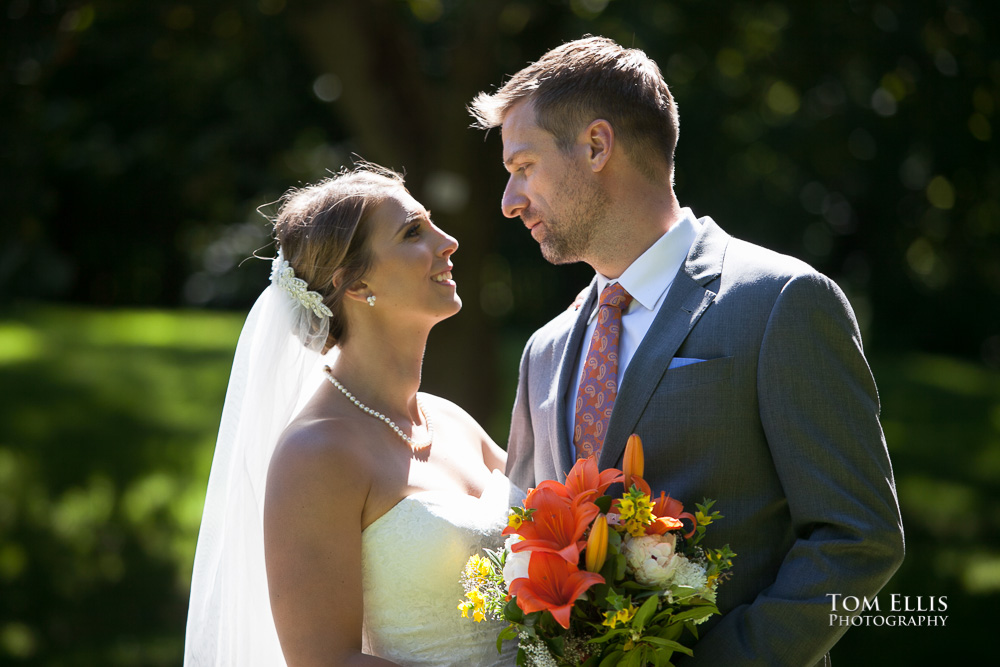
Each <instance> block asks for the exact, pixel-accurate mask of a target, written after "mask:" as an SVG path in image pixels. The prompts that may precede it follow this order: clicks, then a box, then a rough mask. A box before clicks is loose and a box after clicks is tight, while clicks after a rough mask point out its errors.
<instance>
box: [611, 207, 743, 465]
mask: <svg viewBox="0 0 1000 667" xmlns="http://www.w3.org/2000/svg"><path fill="white" fill-rule="evenodd" d="M699 222H700V223H701V224H702V230H701V232H700V233H699V234H698V237H697V238H696V239H695V241H694V243H693V244H692V245H691V250H690V252H689V253H688V257H687V259H686V260H685V262H684V265H683V266H681V268H680V270H679V271H678V272H677V276H676V277H675V278H674V282H673V285H671V286H670V289H669V290H668V291H667V296H666V300H665V301H664V302H663V305H662V306H661V307H660V312H659V313H657V315H656V318H655V319H654V320H653V323H652V325H651V326H650V328H649V331H648V332H646V336H645V337H644V338H643V340H642V343H641V344H640V345H639V349H637V350H636V352H635V355H634V356H633V357H632V360H631V361H630V362H629V365H628V369H627V370H626V371H625V377H624V379H623V382H622V387H621V389H620V391H619V392H618V396H617V398H616V399H615V407H614V410H613V411H612V413H611V420H610V422H609V423H608V434H607V437H606V438H605V440H604V447H603V449H602V450H601V458H600V467H601V468H602V469H603V468H611V467H614V465H615V463H617V461H618V458H619V457H620V456H621V454H622V452H623V451H624V449H625V442H626V441H627V439H628V436H629V435H630V434H631V433H633V432H634V431H635V428H636V425H637V424H638V423H639V418H640V417H641V416H642V413H643V411H644V410H645V409H646V404H647V403H648V402H649V399H650V397H651V396H652V395H653V392H654V391H655V390H656V387H657V386H658V385H659V383H660V381H661V380H662V378H663V374H664V373H666V371H667V367H668V366H669V365H670V360H671V359H672V358H673V357H674V354H675V353H676V352H677V349H678V348H679V347H680V346H681V344H682V343H683V342H684V339H685V338H687V336H688V334H689V333H690V332H691V329H693V328H694V325H695V324H696V323H697V322H698V320H699V318H701V316H702V314H703V313H704V312H705V310H706V309H707V308H708V307H709V306H710V305H711V303H712V301H713V300H714V299H715V296H716V293H715V292H713V291H711V290H709V289H707V288H706V287H705V286H706V285H708V284H709V283H711V282H712V281H713V280H715V279H716V278H718V277H719V275H720V274H721V272H722V261H723V258H724V257H725V252H726V247H727V245H728V244H729V239H730V237H729V235H728V234H726V233H725V232H724V231H722V229H720V228H719V227H718V225H716V224H715V223H714V222H713V221H712V219H711V218H703V219H702V220H700V221H699Z"/></svg>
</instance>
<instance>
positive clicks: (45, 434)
mask: <svg viewBox="0 0 1000 667" xmlns="http://www.w3.org/2000/svg"><path fill="white" fill-rule="evenodd" d="M243 318H244V314H235V315H230V314H220V313H197V312H187V313H170V312H156V311H134V312H129V311H126V312H106V311H90V310H86V309H77V308H66V309H62V308H52V307H47V308H39V309H27V310H23V311H20V312H17V313H15V315H14V317H13V318H12V319H8V320H3V321H0V350H2V352H0V386H2V387H3V388H4V389H3V391H4V400H3V401H2V402H0V418H2V419H3V421H4V423H5V425H6V428H5V429H4V431H3V432H0V585H2V586H3V589H4V594H3V596H0V598H2V600H0V618H16V619H17V622H16V623H13V624H11V623H7V624H3V623H0V662H3V657H4V656H10V657H15V656H19V657H21V658H23V659H28V660H30V661H37V662H40V663H45V664H52V663H53V662H60V663H61V662H64V661H66V659H67V658H68V656H73V658H72V660H70V661H69V662H72V664H102V665H115V664H122V665H124V664H150V665H158V664H163V665H171V664H178V663H179V662H180V652H181V650H182V647H183V628H184V621H185V617H186V607H187V589H188V585H189V581H190V572H191V561H192V558H193V555H194V546H195V541H196V538H197V532H198V526H199V523H200V519H201V508H202V504H203V503H204V497H205V487H206V483H207V479H208V471H209V467H210V465H211V459H212V451H213V448H214V444H215V431H216V429H217V427H218V423H219V417H220V414H221V411H222V403H223V399H224V397H225V387H226V382H227V380H228V377H229V367H230V364H231V362H232V354H233V351H234V349H235V347H236V340H237V337H238V335H239V331H240V327H241V325H242V322H243Z"/></svg>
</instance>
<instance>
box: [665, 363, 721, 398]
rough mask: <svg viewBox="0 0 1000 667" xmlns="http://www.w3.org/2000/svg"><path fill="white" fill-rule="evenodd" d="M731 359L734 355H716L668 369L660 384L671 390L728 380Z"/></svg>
mask: <svg viewBox="0 0 1000 667" xmlns="http://www.w3.org/2000/svg"><path fill="white" fill-rule="evenodd" d="M733 359H735V357H718V358H716V359H706V360H705V361H699V362H697V363H693V364H692V363H688V364H686V365H684V366H679V367H677V368H671V369H668V370H667V372H666V374H665V375H664V376H663V380H662V382H661V385H662V386H663V387H664V388H669V389H670V390H671V391H673V390H675V389H686V388H688V387H695V386H698V385H702V384H709V383H710V382H721V381H723V380H728V379H729V378H730V377H732V374H733Z"/></svg>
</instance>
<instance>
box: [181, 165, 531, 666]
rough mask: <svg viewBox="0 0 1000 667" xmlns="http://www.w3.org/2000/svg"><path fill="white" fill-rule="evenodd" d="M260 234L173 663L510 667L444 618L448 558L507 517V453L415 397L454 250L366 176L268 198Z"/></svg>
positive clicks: (391, 189) (476, 633)
mask: <svg viewBox="0 0 1000 667" xmlns="http://www.w3.org/2000/svg"><path fill="white" fill-rule="evenodd" d="M275 235H276V237H277V242H278V248H279V253H278V256H277V258H276V259H275V260H274V270H273V271H272V277H271V285H270V286H269V287H268V288H267V289H265V290H264V293H263V294H262V295H261V297H260V298H259V299H258V301H257V303H256V304H255V306H254V308H253V310H252V311H251V313H250V315H249V316H248V318H247V323H246V325H245V326H244V330H243V333H242V334H241V336H240V342H239V345H238V348H237V352H236V360H235V362H234V365H233V372H232V377H231V379H230V386H229V390H228V392H227V395H226V405H225V408H224V411H223V418H222V424H221V427H220V432H219V440H218V444H217V446H216V452H215V458H214V460H213V463H212V472H211V476H210V479H209V486H208V493H207V497H206V501H205V513H204V518H203V521H202V527H201V532H200V534H199V538H198V548H197V553H196V556H195V564H194V573H193V578H192V585H191V588H192V590H191V602H190V610H189V614H188V623H187V636H186V645H185V662H184V664H185V665H187V666H194V665H213V666H222V665H240V666H241V667H242V666H244V665H251V666H252V665H261V666H263V665H268V666H270V665H285V664H287V665H289V666H290V667H297V666H299V665H303V666H306V665H308V666H312V665H394V664H398V665H435V666H437V665H453V664H455V665H457V664H462V665H511V664H513V662H514V660H513V653H512V652H506V653H505V654H504V655H502V656H501V655H499V654H498V653H497V649H496V636H497V632H498V630H499V628H498V627H496V626H495V625H492V624H491V623H490V622H483V623H474V622H472V621H470V620H469V619H463V618H461V614H460V613H459V611H458V609H457V608H456V607H457V604H458V602H459V600H460V599H461V597H462V594H463V591H462V588H461V584H460V583H459V577H460V575H461V572H462V568H463V566H464V564H465V562H466V560H467V559H468V557H469V556H470V555H472V554H473V553H481V550H482V549H483V548H484V547H491V548H497V547H499V546H500V545H501V544H502V542H503V539H502V538H501V536H500V531H501V530H502V529H503V527H504V526H505V525H506V517H507V510H508V508H509V507H510V505H511V504H513V503H516V502H517V501H518V500H519V498H518V497H516V495H515V494H517V493H519V492H518V491H516V490H512V489H511V487H510V485H509V483H508V481H507V479H506V477H504V476H503V474H502V471H503V469H504V464H505V461H506V454H505V452H504V451H503V450H501V449H500V448H499V447H497V445H496V444H495V443H494V442H493V441H492V440H490V438H489V436H488V435H487V434H486V433H485V432H484V431H483V429H482V428H481V427H480V426H479V425H478V424H477V423H476V422H475V420H473V419H472V418H471V417H470V416H469V415H468V414H466V413H465V412H464V411H462V410H461V409H460V408H458V407H457V406H455V405H454V404H453V403H451V402H449V401H447V400H445V399H443V398H439V397H435V396H431V395H428V394H423V393H418V391H417V390H418V387H419V385H420V372H421V363H422V358H423V352H424V346H425V343H426V340H427V335H428V333H429V332H430V329H431V327H433V326H434V325H435V324H436V323H437V322H440V321H441V320H443V319H445V318H447V317H450V316H452V315H454V314H455V313H457V312H458V311H459V309H460V308H461V306H462V302H461V299H460V298H459V297H458V294H457V293H456V285H455V281H454V280H453V278H452V273H451V271H452V262H451V257H452V254H453V253H454V252H455V250H456V249H457V248H458V242H457V241H456V240H455V239H454V238H452V237H451V236H449V235H447V234H446V233H444V232H443V231H441V230H440V229H439V228H438V227H436V226H435V225H434V223H433V222H432V221H431V218H430V213H429V212H428V211H427V210H426V209H425V208H424V207H423V206H421V205H420V204H419V203H418V202H417V201H416V200H415V199H414V198H413V197H412V196H411V195H410V194H409V192H408V191H407V190H406V189H405V187H404V185H403V180H402V177H401V176H399V175H398V174H395V173H393V172H391V171H388V170H384V169H382V168H378V167H375V166H374V165H370V164H365V165H362V166H361V167H358V168H355V169H354V170H352V171H345V172H342V173H340V174H338V175H337V176H334V177H332V178H329V179H326V180H324V181H322V182H320V183H318V184H316V185H313V186H309V187H306V188H303V189H300V190H292V191H290V192H289V193H286V195H285V196H284V197H283V199H282V204H281V208H280V211H279V213H278V218H277V221H276V223H275ZM512 496H514V497H512ZM522 497H523V496H522ZM511 649H512V650H516V649H514V647H511Z"/></svg>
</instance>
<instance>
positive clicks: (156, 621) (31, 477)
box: [0, 308, 1000, 665]
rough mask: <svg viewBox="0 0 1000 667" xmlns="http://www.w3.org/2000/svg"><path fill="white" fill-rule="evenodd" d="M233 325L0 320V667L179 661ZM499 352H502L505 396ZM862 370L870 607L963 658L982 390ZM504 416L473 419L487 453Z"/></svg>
mask: <svg viewBox="0 0 1000 667" xmlns="http://www.w3.org/2000/svg"><path fill="white" fill-rule="evenodd" d="M243 317H244V315H243V314H232V315H229V314H218V313H198V312H178V313H170V312H155V311H137V312H104V311H87V310H84V309H59V308H43V309H38V310H24V311H21V312H19V313H16V315H15V317H13V318H12V319H7V320H0V387H3V392H4V400H3V401H0V419H2V420H3V423H4V424H5V428H4V429H3V430H2V431H0V587H2V588H3V595H0V619H4V620H0V662H4V661H5V658H11V659H14V658H17V659H19V660H24V661H27V662H29V663H30V662H34V663H40V664H101V665H131V664H143V665H176V664H179V662H180V659H181V652H182V649H183V629H184V621H185V618H186V610H187V592H188V585H189V581H190V576H191V564H192V557H193V554H194V547H195V541H196V538H197V532H198V526H199V523H200V520H201V510H202V504H203V502H204V497H205V487H206V483H207V480H208V472H209V468H210V465H211V460H212V454H213V449H214V444H215V436H216V429H217V428H218V423H219V417H220V415H221V411H222V403H223V400H224V396H225V388H226V383H227V381H228V377H229V367H230V364H231V361H232V354H233V350H234V349H235V346H236V340H237V337H238V335H239V330H240V327H241V325H242V321H243ZM514 338H515V337H514V336H511V340H509V341H506V342H505V343H504V344H503V345H502V346H501V349H503V350H507V351H508V352H509V353H508V354H506V356H507V357H509V360H508V362H509V363H507V364H504V365H503V366H504V367H502V368H500V369H499V371H500V381H501V382H502V383H503V386H504V387H505V388H506V389H505V392H504V393H509V394H510V396H509V397H508V399H512V397H513V387H514V382H515V379H516V373H517V358H518V354H519V351H520V340H521V339H520V338H517V340H516V341H515V340H514ZM872 366H873V370H874V372H875V376H876V379H877V380H878V385H879V390H880V395H881V398H882V417H883V425H884V428H885V432H886V438H887V441H888V444H889V449H890V452H891V454H892V458H893V464H894V468H895V473H896V479H897V483H898V490H899V497H900V504H901V507H902V513H903V520H904V524H905V527H906V538H907V558H906V561H905V562H904V563H903V566H902V568H901V569H900V571H899V573H898V574H897V575H896V577H894V578H893V580H892V581H891V582H890V583H889V584H888V586H887V588H886V593H887V594H888V593H890V592H895V593H900V594H902V595H911V596H917V595H924V596H929V595H936V596H941V595H944V596H948V601H949V609H950V613H951V615H952V620H951V621H949V627H948V629H947V632H948V633H954V634H953V635H951V636H953V638H958V640H960V641H964V642H967V643H968V642H973V641H975V638H976V637H978V636H979V634H980V632H981V630H980V628H979V626H978V625H977V623H978V620H977V619H979V618H981V617H982V618H985V617H986V616H988V615H989V613H990V611H991V610H995V607H996V604H997V602H998V600H1000V500H998V499H1000V376H998V374H997V373H996V372H992V371H988V370H986V369H985V368H982V367H981V366H978V365H976V364H974V363H970V362H966V361H962V360H958V359H952V358H944V357H934V356H928V355H896V356H891V357H880V356H878V355H874V356H873V358H872ZM509 410H510V402H509V400H504V401H503V402H502V404H501V405H497V406H496V409H495V417H494V418H493V419H491V420H490V422H489V424H490V425H491V432H493V433H494V435H497V436H499V438H500V441H501V442H502V441H503V439H504V437H505V435H506V432H507V425H508V423H509V415H510V412H509ZM737 576H738V575H737ZM6 619H11V620H6ZM893 632H895V634H892V633H893ZM904 633H905V630H895V631H887V630H877V629H869V628H864V629H860V628H859V629H854V630H852V631H851V632H848V634H847V635H846V637H845V638H844V640H843V641H842V642H841V643H840V644H839V645H838V646H837V648H836V650H835V653H834V656H835V657H834V659H835V661H838V662H842V663H843V664H867V663H866V661H865V657H866V656H871V655H872V652H873V651H874V650H876V649H877V648H878V647H880V646H883V645H885V642H891V645H892V647H893V648H892V650H893V653H894V655H895V656H896V658H897V659H898V660H899V661H900V662H905V661H906V660H907V659H908V660H910V661H911V662H914V663H915V664H919V662H920V660H921V659H922V657H924V656H925V655H926V652H927V650H928V646H929V645H931V644H932V643H933V640H934V637H933V636H932V633H928V634H910V635H906V636H905V640H904ZM924 637H926V638H927V640H926V641H925V640H924ZM913 639H917V641H912V640H913Z"/></svg>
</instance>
